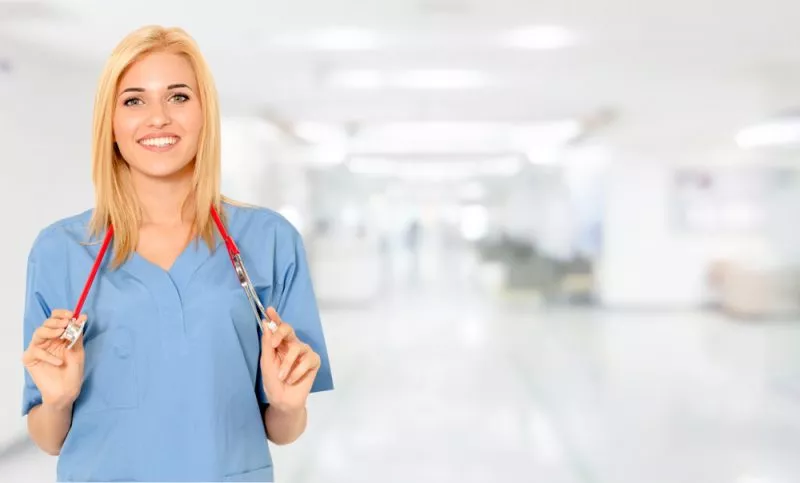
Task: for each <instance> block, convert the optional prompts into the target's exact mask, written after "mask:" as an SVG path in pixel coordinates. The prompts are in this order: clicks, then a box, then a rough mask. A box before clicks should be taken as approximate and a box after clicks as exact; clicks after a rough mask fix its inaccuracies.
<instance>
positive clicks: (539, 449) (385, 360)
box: [0, 260, 800, 483]
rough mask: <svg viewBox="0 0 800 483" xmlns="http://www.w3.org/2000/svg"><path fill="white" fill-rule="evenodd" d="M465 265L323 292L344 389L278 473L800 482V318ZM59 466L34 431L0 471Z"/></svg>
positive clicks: (315, 477)
mask: <svg viewBox="0 0 800 483" xmlns="http://www.w3.org/2000/svg"><path fill="white" fill-rule="evenodd" d="M439 262H440V263H448V262H447V261H446V260H444V261H442V260H440V261H439ZM464 270H469V268H465V265H464V264H460V262H458V261H454V265H453V266H452V267H450V269H448V270H441V271H439V272H438V273H439V274H441V275H440V276H438V277H427V278H426V277H422V278H421V279H414V280H412V281H408V282H403V281H400V282H398V281H396V280H395V281H394V284H393V288H390V289H389V290H388V291H387V292H386V293H385V295H384V296H382V297H381V299H380V300H378V301H376V302H374V303H373V304H370V305H368V306H363V307H356V308H341V307H340V308H335V309H333V308H326V309H325V311H324V322H325V324H326V334H327V337H328V342H329V345H330V350H331V354H332V362H333V367H334V371H335V374H334V377H335V381H336V384H337V389H336V391H334V392H330V393H325V394H319V395H315V396H313V397H312V401H311V403H310V404H311V421H310V425H309V428H308V432H307V434H306V435H305V436H304V437H303V438H302V439H301V440H300V441H298V442H297V443H295V444H294V445H291V446H288V447H277V448H273V450H274V458H275V464H276V477H277V478H278V480H279V481H284V482H293V483H294V482H323V481H324V482H379V481H380V482H408V481H415V482H437V483H438V482H444V481H448V482H451V481H452V482H459V483H463V482H488V481H496V482H517V481H519V482H531V481H537V482H548V483H562V482H563V483H573V482H581V483H584V482H592V483H594V482H597V483H600V482H602V483H612V482H613V483H625V482H631V483H634V482H635V483H643V482H647V483H706V482H708V483H712V482H713V483H716V482H719V483H723V482H724V483H756V482H759V483H786V482H792V481H798V476H797V475H800V459H799V458H797V454H798V452H800V324H792V323H787V322H781V323H778V322H774V323H772V322H737V321H731V320H727V319H725V318H722V317H720V316H717V315H715V314H712V313H678V312H676V313H633V312H631V313H615V312H605V311H595V310H588V309H578V308H558V309H553V308H549V309H545V308H542V307H540V306H539V305H537V304H536V302H535V299H533V298H528V297H520V296H511V295H508V294H497V293H489V292H487V291H486V290H483V289H481V288H480V287H479V286H478V285H477V284H474V283H472V282H471V281H470V280H474V278H470V277H466V276H464V275H465V273H464ZM54 468H55V460H54V459H53V458H49V457H46V456H42V455H41V454H39V453H38V452H37V451H36V450H35V449H33V448H30V447H29V448H28V449H25V450H22V451H20V452H18V453H16V454H13V455H12V457H11V458H7V459H6V461H0V480H2V481H31V482H44V481H53V479H54V474H55V473H54Z"/></svg>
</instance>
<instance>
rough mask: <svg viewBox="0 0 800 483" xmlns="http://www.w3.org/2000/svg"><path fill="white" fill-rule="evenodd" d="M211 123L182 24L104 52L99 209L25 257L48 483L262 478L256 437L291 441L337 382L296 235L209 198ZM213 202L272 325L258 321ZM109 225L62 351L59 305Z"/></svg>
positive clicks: (213, 156)
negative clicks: (318, 396) (50, 469)
mask: <svg viewBox="0 0 800 483" xmlns="http://www.w3.org/2000/svg"><path fill="white" fill-rule="evenodd" d="M219 131H220V128H219V114H218V108H217V97H216V92H215V87H214V84H213V80H212V77H211V75H210V73H209V70H208V67H207V65H206V63H205V61H204V60H203V57H202V55H201V54H200V52H199V50H198V48H197V46H196V44H195V43H194V41H193V40H192V39H191V38H190V37H189V36H188V35H187V34H186V33H185V32H183V31H182V30H180V29H164V28H161V27H147V28H143V29H140V30H138V31H136V32H133V33H132V34H131V35H129V36H128V37H126V38H125V39H124V40H123V41H122V42H121V44H120V45H119V46H118V47H117V48H116V49H115V51H114V52H113V54H112V55H111V57H110V59H109V61H108V63H107V65H106V67H105V70H104V71H103V74H102V77H101V80H100V85H99V89H98V92H97V97H96V99H95V114H94V139H93V180H94V184H95V189H96V203H95V207H94V208H93V209H92V210H88V211H86V212H84V213H81V214H78V215H76V216H72V217H69V218H66V219H63V220H60V221H57V222H55V223H54V224H52V225H50V226H48V227H47V228H45V229H43V230H42V231H41V233H40V234H39V236H38V237H37V239H36V240H35V242H34V244H33V247H32V249H31V253H30V258H29V263H28V284H27V297H26V303H25V320H24V324H25V330H24V333H25V345H26V350H25V353H24V356H23V362H24V365H25V368H26V384H25V388H24V401H23V414H26V415H27V416H28V429H29V433H30V436H31V438H32V439H33V441H34V442H35V443H36V444H37V445H38V446H39V447H40V448H42V449H43V450H44V451H46V452H47V453H49V454H53V455H56V454H58V455H59V460H58V471H57V472H58V479H59V481H154V480H156V481H186V480H191V481H272V477H273V472H272V461H271V457H270V454H269V448H268V443H267V440H269V441H272V442H273V443H275V444H287V443H290V442H292V441H294V440H296V439H297V438H298V437H299V436H300V435H301V434H302V432H303V431H304V429H305V425H306V417H307V414H306V399H307V397H308V395H309V393H310V392H316V391H324V390H330V389H332V388H333V382H332V377H331V371H330V365H329V361H328V356H327V350H326V345H325V339H324V336H323V331H322V328H321V324H320V319H319V314H318V310H317V304H316V301H315V298H314V292H313V288H312V284H311V281H310V277H309V269H308V265H307V262H306V257H305V251H304V248H303V243H302V240H301V238H300V236H299V234H298V232H297V231H296V230H295V229H294V228H293V227H292V226H291V225H290V224H289V223H288V222H287V221H286V220H285V219H284V218H282V217H280V216H279V215H277V214H275V213H274V212H272V211H270V210H267V209H265V208H257V207H249V206H243V205H240V204H235V203H233V202H231V201H229V200H227V199H224V198H223V197H222V196H221V195H220V193H219V190H220V187H219V185H220V134H219ZM212 209H213V210H215V211H216V212H217V213H218V214H219V216H220V218H221V220H223V223H224V227H225V228H226V229H227V231H228V233H229V234H230V236H231V238H232V239H233V240H234V241H235V243H236V244H237V245H238V247H239V249H240V251H241V253H242V257H243V258H244V260H245V264H246V266H247V269H248V271H249V274H250V277H251V279H252V282H253V284H254V286H255V288H256V291H257V293H258V295H259V298H260V299H261V300H262V301H263V302H264V303H265V305H266V304H267V303H269V304H271V305H272V306H270V308H269V309H268V316H269V318H270V319H271V321H272V322H274V323H275V324H277V326H278V328H277V330H276V331H275V332H274V333H273V332H272V331H270V330H263V331H262V330H260V327H259V323H258V321H257V320H256V319H255V318H254V316H253V312H252V311H251V308H250V306H249V303H248V299H247V297H246V295H245V292H244V291H243V290H242V286H241V285H240V284H239V281H238V278H237V277H236V273H235V271H234V269H233V267H232V266H231V259H230V257H229V254H228V252H227V251H226V249H225V243H224V242H223V241H222V239H221V237H220V233H219V231H218V230H217V229H216V228H215V224H214V220H213V218H212V216H211V210H212ZM109 228H113V232H112V234H113V243H112V244H111V245H110V246H111V248H110V249H109V252H108V255H107V256H106V257H105V258H104V261H103V264H102V265H101V266H100V270H99V272H98V274H97V277H96V279H95V280H94V283H93V285H92V286H91V290H90V292H89V296H88V298H87V299H86V302H85V305H84V307H85V310H82V311H81V312H82V313H81V314H76V318H77V319H78V321H79V322H86V325H85V328H84V332H83V336H82V338H81V339H80V340H79V341H78V342H77V343H76V344H75V345H74V346H73V347H72V348H69V347H67V346H66V344H67V341H65V340H63V339H62V338H61V337H60V336H61V335H62V334H63V333H64V331H65V328H66V327H67V325H68V323H69V321H70V319H71V318H72V317H73V314H72V313H71V312H70V311H69V310H68V309H69V307H72V306H73V304H75V302H76V301H77V300H78V298H79V297H80V294H81V293H82V291H83V287H84V284H85V283H86V280H87V276H88V274H89V273H90V271H91V268H92V266H93V263H94V261H95V258H96V257H97V256H98V252H99V251H100V241H101V240H103V239H104V235H105V234H107V233H108V231H109ZM273 307H274V308H273ZM279 314H280V315H279ZM284 320H285V321H284ZM264 322H265V323H267V322H269V321H264Z"/></svg>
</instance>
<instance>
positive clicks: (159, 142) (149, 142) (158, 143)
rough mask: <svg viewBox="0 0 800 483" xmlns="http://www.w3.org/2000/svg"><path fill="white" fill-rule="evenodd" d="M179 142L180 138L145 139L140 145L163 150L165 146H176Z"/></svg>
mask: <svg viewBox="0 0 800 483" xmlns="http://www.w3.org/2000/svg"><path fill="white" fill-rule="evenodd" d="M177 142H178V138H174V137H167V138H150V139H144V140H142V141H139V144H141V145H144V146H155V147H158V148H161V147H164V146H170V145H172V144H175V143H177Z"/></svg>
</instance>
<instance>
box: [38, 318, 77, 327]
mask: <svg viewBox="0 0 800 483" xmlns="http://www.w3.org/2000/svg"><path fill="white" fill-rule="evenodd" d="M69 321H70V319H61V318H52V317H51V318H49V319H47V320H45V321H44V324H42V325H43V326H44V327H49V328H51V329H66V328H67V325H69Z"/></svg>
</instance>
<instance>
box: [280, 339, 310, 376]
mask: <svg viewBox="0 0 800 483" xmlns="http://www.w3.org/2000/svg"><path fill="white" fill-rule="evenodd" d="M308 350H309V347H308V346H307V345H305V344H292V345H291V346H290V347H289V351H288V352H287V353H286V357H284V358H283V362H282V363H281V370H280V372H278V379H280V380H281V381H283V380H285V379H286V376H288V375H289V371H290V370H291V369H292V367H293V366H294V363H295V362H296V361H297V359H298V358H299V357H300V356H302V355H304V354H305V353H307V352H308Z"/></svg>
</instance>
